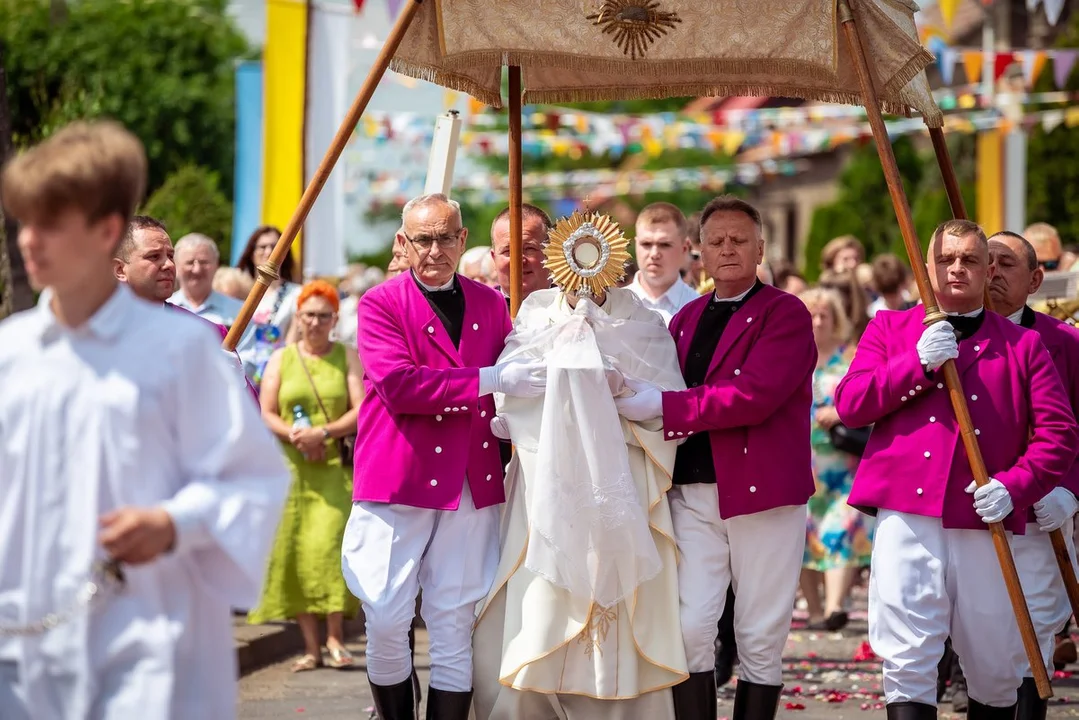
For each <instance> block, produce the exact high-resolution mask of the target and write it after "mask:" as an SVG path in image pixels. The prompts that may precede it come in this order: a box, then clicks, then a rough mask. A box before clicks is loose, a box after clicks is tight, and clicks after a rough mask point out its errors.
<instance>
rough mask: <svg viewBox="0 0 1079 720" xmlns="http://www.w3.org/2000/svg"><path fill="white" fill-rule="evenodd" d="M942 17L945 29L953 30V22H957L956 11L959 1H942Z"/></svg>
mask: <svg viewBox="0 0 1079 720" xmlns="http://www.w3.org/2000/svg"><path fill="white" fill-rule="evenodd" d="M939 4H940V17H941V19H942V20H943V21H944V27H945V28H947V29H949V30H951V29H952V21H953V20H955V9H956V8H957V7H959V0H940V3H939Z"/></svg>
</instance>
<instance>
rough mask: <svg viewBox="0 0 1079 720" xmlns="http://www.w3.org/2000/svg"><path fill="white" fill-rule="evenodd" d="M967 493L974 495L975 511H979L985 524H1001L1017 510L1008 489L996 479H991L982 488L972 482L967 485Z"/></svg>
mask: <svg viewBox="0 0 1079 720" xmlns="http://www.w3.org/2000/svg"><path fill="white" fill-rule="evenodd" d="M967 493H968V494H969V493H973V494H974V510H975V511H977V513H978V517H980V518H981V519H982V522H983V523H995V522H1000V521H1001V520H1003V519H1004V518H1006V517H1008V513H1010V512H1011V511H1012V510H1013V509H1015V505H1013V504H1012V495H1011V493H1009V492H1008V488H1006V487H1004V483H1002V482H1001V481H1000V480H997V479H996V478H989V482H987V483H986V484H985V485H982V486H981V487H978V484H977V483H976V482H972V483H971V484H970V485H967Z"/></svg>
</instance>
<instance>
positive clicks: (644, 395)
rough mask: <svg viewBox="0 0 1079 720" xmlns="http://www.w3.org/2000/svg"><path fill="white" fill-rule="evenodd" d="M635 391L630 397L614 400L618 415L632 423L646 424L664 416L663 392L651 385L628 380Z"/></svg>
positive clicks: (628, 384) (629, 385) (628, 383)
mask: <svg viewBox="0 0 1079 720" xmlns="http://www.w3.org/2000/svg"><path fill="white" fill-rule="evenodd" d="M626 385H627V386H628V387H629V389H630V390H632V391H633V394H632V395H629V396H628V397H619V398H615V399H614V404H615V406H616V407H617V408H618V414H619V415H621V416H622V417H624V418H625V419H626V420H629V421H630V422H644V421H645V420H652V419H653V418H658V417H661V416H662V415H663V391H662V390H660V389H659V388H658V387H656V386H655V385H652V384H651V383H644V382H637V381H636V380H626Z"/></svg>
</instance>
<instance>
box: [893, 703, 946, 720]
mask: <svg viewBox="0 0 1079 720" xmlns="http://www.w3.org/2000/svg"><path fill="white" fill-rule="evenodd" d="M886 707H887V708H888V720H937V709H936V708H935V707H933V706H932V705H926V704H925V703H917V702H897V703H888V705H887V706H886Z"/></svg>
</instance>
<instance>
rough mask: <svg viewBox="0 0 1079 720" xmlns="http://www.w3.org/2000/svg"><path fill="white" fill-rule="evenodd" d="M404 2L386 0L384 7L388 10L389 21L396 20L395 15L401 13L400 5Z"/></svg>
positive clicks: (401, 0)
mask: <svg viewBox="0 0 1079 720" xmlns="http://www.w3.org/2000/svg"><path fill="white" fill-rule="evenodd" d="M402 2H404V0H386V7H387V8H389V10H390V19H394V20H395V19H396V18H397V13H398V12H400V11H401V3H402Z"/></svg>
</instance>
